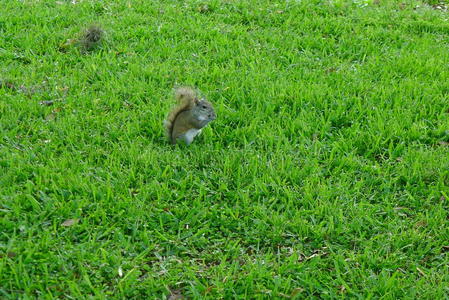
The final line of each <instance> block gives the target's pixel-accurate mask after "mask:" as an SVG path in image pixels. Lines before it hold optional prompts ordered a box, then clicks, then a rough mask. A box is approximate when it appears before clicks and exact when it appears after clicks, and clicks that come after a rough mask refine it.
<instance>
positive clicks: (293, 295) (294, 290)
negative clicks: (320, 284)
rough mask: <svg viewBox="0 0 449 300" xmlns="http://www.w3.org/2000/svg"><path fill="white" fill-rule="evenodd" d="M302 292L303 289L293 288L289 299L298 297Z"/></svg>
mask: <svg viewBox="0 0 449 300" xmlns="http://www.w3.org/2000/svg"><path fill="white" fill-rule="evenodd" d="M302 292H304V289H303V288H295V289H293V291H292V293H291V295H290V297H291V298H294V297H295V296H296V295H298V294H300V293H302Z"/></svg>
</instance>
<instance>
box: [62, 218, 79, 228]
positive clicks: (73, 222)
mask: <svg viewBox="0 0 449 300" xmlns="http://www.w3.org/2000/svg"><path fill="white" fill-rule="evenodd" d="M78 222H79V219H67V220H65V221H64V222H62V224H61V226H64V227H70V226H73V225H76V224H77V223H78Z"/></svg>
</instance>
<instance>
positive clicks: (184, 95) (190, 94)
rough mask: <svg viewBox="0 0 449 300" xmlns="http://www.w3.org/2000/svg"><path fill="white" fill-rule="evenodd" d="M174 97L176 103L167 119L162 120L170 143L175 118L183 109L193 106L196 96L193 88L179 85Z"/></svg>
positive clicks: (189, 108)
mask: <svg viewBox="0 0 449 300" xmlns="http://www.w3.org/2000/svg"><path fill="white" fill-rule="evenodd" d="M175 98H176V100H177V101H178V105H177V106H176V107H175V108H173V109H172V111H171V112H170V113H169V114H168V117H167V119H166V120H165V121H164V125H165V132H166V135H167V137H168V139H169V140H170V141H171V142H172V143H174V141H173V136H172V133H173V126H174V122H175V120H176V118H177V117H178V115H179V114H180V113H182V112H183V111H186V110H191V109H192V108H193V107H194V106H195V101H196V99H197V96H196V92H195V91H194V90H193V89H191V88H189V87H180V88H178V89H176V91H175Z"/></svg>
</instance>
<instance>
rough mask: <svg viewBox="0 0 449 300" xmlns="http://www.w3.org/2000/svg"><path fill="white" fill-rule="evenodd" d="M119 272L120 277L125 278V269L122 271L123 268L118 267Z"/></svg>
mask: <svg viewBox="0 0 449 300" xmlns="http://www.w3.org/2000/svg"><path fill="white" fill-rule="evenodd" d="M117 272H118V276H120V277H123V269H122V267H118V270H117Z"/></svg>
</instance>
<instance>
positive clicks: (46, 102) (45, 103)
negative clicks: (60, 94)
mask: <svg viewBox="0 0 449 300" xmlns="http://www.w3.org/2000/svg"><path fill="white" fill-rule="evenodd" d="M39 104H40V105H45V106H51V105H53V104H55V102H54V101H41V102H39Z"/></svg>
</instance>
